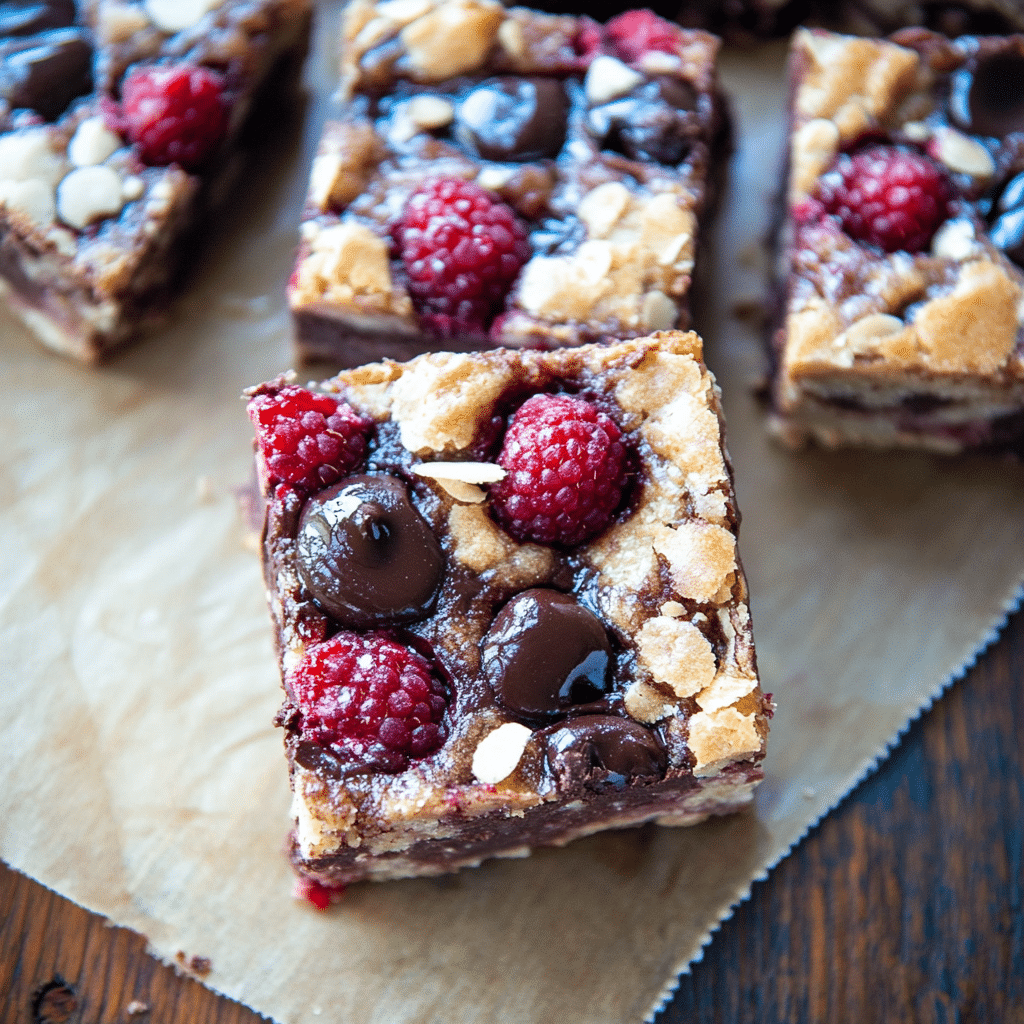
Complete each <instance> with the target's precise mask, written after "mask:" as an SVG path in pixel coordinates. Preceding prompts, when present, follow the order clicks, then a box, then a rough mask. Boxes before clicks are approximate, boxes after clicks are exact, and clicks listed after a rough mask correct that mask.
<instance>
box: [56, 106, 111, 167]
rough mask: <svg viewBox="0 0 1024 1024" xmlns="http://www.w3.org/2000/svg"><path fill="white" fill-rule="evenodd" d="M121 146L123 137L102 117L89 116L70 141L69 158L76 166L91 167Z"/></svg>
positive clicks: (101, 161)
mask: <svg viewBox="0 0 1024 1024" xmlns="http://www.w3.org/2000/svg"><path fill="white" fill-rule="evenodd" d="M120 148H121V137H120V136H119V135H116V134H115V133H114V132H112V131H111V130H110V129H109V128H108V127H107V126H106V125H105V124H104V123H103V118H102V117H87V118H86V119H85V120H84V121H83V122H82V123H81V124H80V125H79V126H78V128H77V129H76V131H75V134H74V135H73V136H72V137H71V141H70V142H69V143H68V159H69V160H70V161H71V162H72V163H73V164H74V165H75V166H76V167H91V166H92V165H93V164H101V163H103V161H104V160H106V159H107V157H108V156H110V155H111V153H116V152H117V150H119V149H120Z"/></svg>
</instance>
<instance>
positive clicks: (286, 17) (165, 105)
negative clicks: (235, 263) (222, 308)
mask: <svg viewBox="0 0 1024 1024" xmlns="http://www.w3.org/2000/svg"><path fill="white" fill-rule="evenodd" d="M4 8H5V9H4V10H2V11H0V56H2V60H3V68H2V72H0V293H2V294H4V295H5V296H6V298H7V301H8V303H9V304H10V306H11V308H12V309H13V311H14V312H15V313H16V314H18V315H19V316H20V317H21V318H22V319H23V320H24V322H25V323H26V324H27V325H28V327H29V328H31V329H32V330H33V331H34V332H35V334H36V335H37V336H38V337H39V339H40V340H41V341H42V342H43V343H44V344H46V345H47V346H49V347H50V348H52V349H55V350H56V351H58V352H61V353H63V354H65V355H70V356H73V357H75V358H77V359H81V360H85V361H89V362H95V361H98V360H100V359H102V358H103V357H104V356H106V355H107V354H108V353H109V352H111V351H112V350H113V349H115V348H117V347H119V346H121V345H123V344H125V343H126V342H128V341H129V340H131V339H132V338H133V337H135V336H136V335H137V334H138V333H139V332H140V331H142V330H143V329H145V328H146V327H149V326H151V325H153V324H155V323H157V322H159V321H160V320H162V319H164V318H165V316H166V312H167V308H166V307H167V301H168V299H169V297H170V296H171V294H172V293H173V291H174V288H175V286H176V285H177V283H178V280H179V278H180V276H181V272H182V269H183V266H184V264H185V263H186V262H187V259H188V258H189V257H190V256H191V255H192V253H193V252H194V247H193V246H192V244H191V243H192V242H194V241H195V239H196V236H197V235H198V234H199V233H200V231H201V230H202V229H203V227H202V222H203V219H204V218H205V215H206V214H207V213H208V212H209V211H210V210H211V208H212V207H213V206H215V205H216V203H217V201H218V200H220V199H222V198H223V197H224V194H225V191H226V189H227V186H228V185H229V184H230V182H231V180H232V178H233V177H234V176H235V175H237V173H238V171H239V169H240V164H241V162H242V161H241V159H240V150H239V145H238V141H239V140H238V136H239V132H240V129H241V127H242V125H243V124H244V123H245V121H246V119H247V116H248V115H249V113H250V110H251V107H252V106H253V102H254V100H255V98H256V97H257V94H258V93H259V91H260V89H261V88H262V87H264V86H265V85H266V84H267V83H268V81H269V80H270V79H271V76H272V74H273V73H274V72H275V71H277V70H278V69H283V68H284V66H285V65H286V64H287V63H288V59H289V58H297V57H299V56H300V55H301V54H302V53H304V51H305V46H306V38H307V35H308V29H309V18H310V0H174V2H170V0H143V2H138V0H87V2H85V3H83V4H81V5H78V6H76V5H75V4H74V3H72V2H69V0H50V2H47V3H39V4H14V5H4ZM296 66H297V64H296ZM275 80H276V78H275Z"/></svg>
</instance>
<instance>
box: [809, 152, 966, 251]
mask: <svg viewBox="0 0 1024 1024" xmlns="http://www.w3.org/2000/svg"><path fill="white" fill-rule="evenodd" d="M950 197H951V190H950V186H949V182H948V181H947V179H946V177H945V175H944V174H943V173H942V171H940V170H939V168H938V167H937V166H936V164H935V163H934V162H933V161H932V160H930V159H929V158H928V157H926V156H924V155H922V154H921V153H917V152H914V151H913V150H910V149H898V148H896V147H895V146H872V147H870V148H869V149H863V150H861V151H860V152H859V153H855V154H853V155H850V154H848V153H843V154H841V155H840V156H839V157H838V159H837V160H836V162H835V164H833V166H832V168H831V169H830V170H829V171H828V172H827V173H826V174H824V175H822V178H821V180H820V181H819V182H818V187H817V189H816V192H815V198H816V199H817V200H818V201H819V202H820V203H821V204H822V206H823V207H824V209H825V212H826V213H828V214H831V215H832V216H834V217H837V218H838V219H839V222H840V224H841V225H842V228H843V230H844V231H845V232H846V234H848V235H849V236H850V237H851V238H852V239H854V240H855V241H858V242H867V243H869V244H870V245H877V246H878V247H879V248H880V249H884V250H885V251H886V252H896V251H897V250H900V249H902V250H904V251H906V252H921V251H922V250H924V249H926V248H927V247H928V245H929V244H930V243H931V240H932V236H933V235H934V234H935V231H936V229H937V228H938V226H939V225H940V224H941V223H942V222H943V221H944V220H945V219H946V218H947V217H948V216H949V201H950Z"/></svg>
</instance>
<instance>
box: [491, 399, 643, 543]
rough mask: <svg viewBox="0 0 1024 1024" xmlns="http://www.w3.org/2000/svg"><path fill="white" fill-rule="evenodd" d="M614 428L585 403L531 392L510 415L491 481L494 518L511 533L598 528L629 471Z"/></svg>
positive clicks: (558, 534) (576, 539)
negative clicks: (498, 477)
mask: <svg viewBox="0 0 1024 1024" xmlns="http://www.w3.org/2000/svg"><path fill="white" fill-rule="evenodd" d="M621 438H622V432H621V431H620V430H619V428H618V427H617V426H616V425H615V423H614V422H613V421H612V420H611V419H610V418H609V417H608V416H606V415H605V414H604V413H602V412H598V411H597V409H595V408H594V407H593V406H592V405H591V404H590V403H589V402H586V401H584V400H583V399H581V398H572V397H570V396H568V395H534V397H533V398H530V399H528V400H527V401H526V402H524V403H523V405H522V406H521V407H520V409H519V411H518V412H517V413H516V414H515V416H513V417H512V422H511V423H510V424H509V428H508V431H507V432H506V434H505V443H504V445H503V446H502V449H501V455H499V456H498V464H499V465H501V466H502V467H504V469H506V470H507V471H508V475H507V476H506V477H505V479H504V480H502V481H501V482H500V483H497V484H495V485H494V486H492V487H491V499H492V507H493V508H494V512H495V515H496V516H497V519H498V521H499V522H500V523H501V525H502V526H503V527H504V528H505V530H506V531H507V532H508V533H510V534H511V535H512V536H513V537H515V538H517V539H518V540H532V541H537V542H539V543H541V544H565V545H573V544H581V543H582V542H583V541H585V540H588V539H589V538H591V537H593V536H595V535H596V534H598V533H600V532H601V530H603V529H604V528H605V527H606V526H607V525H608V523H609V521H610V520H611V517H612V513H613V512H614V511H615V509H616V508H617V507H618V505H619V502H620V501H621V500H622V493H623V491H624V489H625V487H626V480H627V477H628V475H629V473H628V465H627V454H626V446H625V444H623V442H622V439H621Z"/></svg>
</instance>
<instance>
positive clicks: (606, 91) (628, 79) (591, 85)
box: [583, 53, 644, 106]
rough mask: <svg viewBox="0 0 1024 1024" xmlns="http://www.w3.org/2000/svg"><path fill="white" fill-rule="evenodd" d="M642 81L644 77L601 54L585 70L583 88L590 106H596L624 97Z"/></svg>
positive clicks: (614, 59) (618, 61)
mask: <svg viewBox="0 0 1024 1024" xmlns="http://www.w3.org/2000/svg"><path fill="white" fill-rule="evenodd" d="M643 80H644V76H643V75H641V74H640V73H639V72H638V71H634V70H633V69H632V68H631V67H627V66H626V65H625V64H623V63H622V61H621V60H618V59H616V58H615V57H609V56H608V55H607V54H603V53H602V54H600V55H599V56H597V57H595V58H594V59H593V61H592V62H591V64H590V67H589V68H587V77H586V79H585V80H584V83H583V88H584V91H585V92H586V94H587V100H588V101H589V102H590V104H591V105H592V106H596V105H597V104H599V103H607V102H608V101H609V100H614V99H618V97H620V96H625V95H626V93H628V92H632V90H633V89H635V88H636V87H637V86H638V85H641V84H642V83H643Z"/></svg>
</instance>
